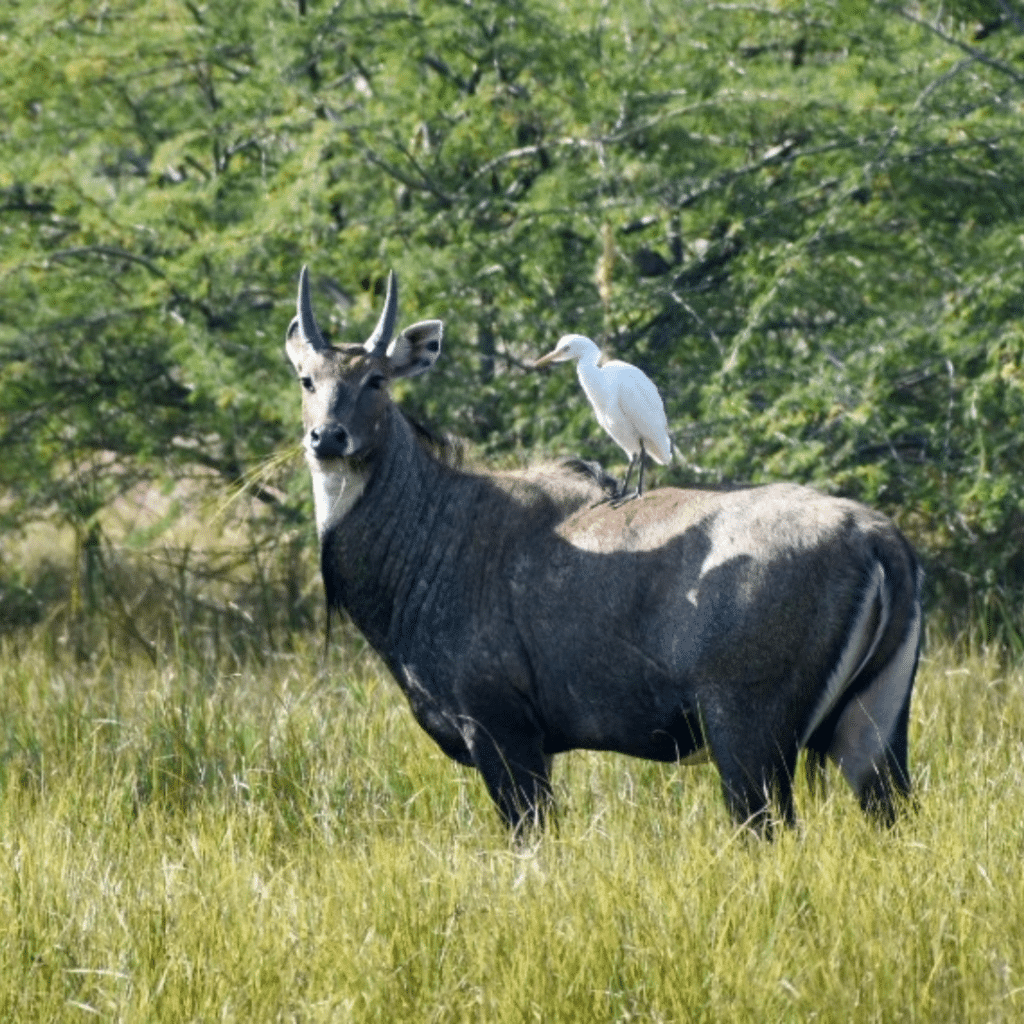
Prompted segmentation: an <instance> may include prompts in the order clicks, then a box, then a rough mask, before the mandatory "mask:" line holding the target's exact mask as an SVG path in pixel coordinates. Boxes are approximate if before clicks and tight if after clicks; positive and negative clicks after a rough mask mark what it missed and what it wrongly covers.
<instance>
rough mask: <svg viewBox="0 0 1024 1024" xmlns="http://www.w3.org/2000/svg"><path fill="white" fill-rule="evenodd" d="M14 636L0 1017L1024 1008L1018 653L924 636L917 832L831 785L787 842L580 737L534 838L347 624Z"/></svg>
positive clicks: (698, 1016) (542, 1015) (649, 767)
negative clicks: (194, 650)
mask: <svg viewBox="0 0 1024 1024" xmlns="http://www.w3.org/2000/svg"><path fill="white" fill-rule="evenodd" d="M343 632H344V631H343ZM2 644H3V646H2V648H0V673H2V686H0V1021H12V1022H18V1024H29V1022H33V1024H34V1022H43V1021H48V1022H51V1021H91V1020H109V1021H125V1022H143V1021H168V1022H171V1021H173V1022H187V1021H246V1022H262V1021H359V1022H364V1021H487V1022H504V1021H544V1022H555V1021H566V1022H584V1021H652V1022H653V1021H680V1022H689V1021H709V1022H710V1021H715V1022H722V1021H751V1022H754V1021H756V1022H759V1024H761V1022H769V1021H811V1020H814V1021H837V1022H840V1021H841V1022H851V1021H879V1022H882V1021H884V1022H893V1021H956V1022H974V1021H977V1022H981V1021H993V1022H995V1021H1007V1022H1011V1021H1018V1020H1022V1019H1024V669H1022V667H1020V666H1017V667H1014V668H1011V669H1010V670H1007V669H1006V668H1005V667H1000V665H999V664H998V663H997V661H996V660H995V659H988V658H985V657H984V656H982V655H978V654H975V655H964V654H962V653H956V652H954V651H953V650H952V649H950V648H946V647H943V646H942V645H941V644H932V646H931V650H930V652H929V653H928V655H927V656H926V658H925V659H924V661H923V663H922V668H921V672H920V674H919V677H918V687H917V691H916V698H915V703H914V707H913V714H912V733H911V742H912V745H911V759H912V769H913V774H914V778H915V783H916V786H917V792H918V796H919V807H918V809H917V811H916V813H914V814H912V815H911V816H910V817H909V818H908V819H906V820H905V821H904V822H903V823H902V824H901V825H900V826H899V827H898V828H896V829H895V830H893V831H892V832H881V831H878V830H876V829H875V828H874V827H872V826H871V825H869V824H868V823H867V822H866V821H865V820H864V819H863V818H862V816H861V814H860V812H859V810H858V809H857V807H856V804H855V801H854V800H853V798H852V796H851V794H850V793H849V791H848V790H847V789H846V787H845V785H844V784H843V783H842V781H841V780H840V779H839V777H838V775H837V774H836V773H834V772H830V776H829V788H828V793H827V795H826V796H825V797H820V796H817V797H816V796H814V795H813V794H811V793H810V792H809V791H808V790H807V788H806V785H805V784H804V783H803V782H801V783H800V785H799V786H798V790H797V801H798V809H799V812H800V816H801V827H800V829H799V830H797V831H795V832H792V833H788V834H785V835H783V836H781V838H780V839H779V840H778V841H777V842H774V843H764V842H761V841H758V840H756V839H753V838H751V837H750V836H749V835H748V834H746V833H745V832H743V831H738V830H736V829H735V828H734V827H733V826H732V825H731V823H730V821H729V819H728V817H727V815H726V813H725V809H724V805H723V803H722V801H721V797H720V794H719V791H718V783H717V777H716V774H715V772H714V769H713V768H712V767H711V766H702V767H698V768H674V767H669V766H661V765H654V764H647V763H643V762H637V761H631V760H628V759H625V758H621V757H616V756H612V755H599V754H586V753H577V754H571V755H567V756H566V757H563V758H562V759H561V761H560V762H559V763H557V764H556V788H557V792H558V796H559V801H560V805H561V809H562V813H561V817H560V825H559V828H558V829H557V831H555V832H551V833H549V834H548V835H546V836H545V837H544V838H543V839H541V840H539V841H535V842H532V843H531V844H530V845H528V846H523V847H519V848H516V847H512V846H510V844H509V842H508V840H507V838H506V836H505V835H504V833H503V832H502V830H501V828H500V827H499V825H498V821H497V817H496V815H495V813H494V811H493V810H492V808H491V806H490V804H489V801H488V798H487V796H486V794H485V792H484V789H483V786H482V784H481V782H480V781H479V780H478V778H477V777H476V776H475V775H474V774H473V773H472V772H469V771H468V770H465V769H462V768H459V767H457V766H455V765H454V764H453V763H451V762H449V761H448V760H446V758H445V757H444V756H443V755H442V754H441V753H440V752H439V751H438V750H437V749H436V748H435V747H434V746H433V745H432V743H431V741H430V740H429V739H427V737H426V736H425V735H424V734H422V733H421V732H420V730H419V729H418V727H417V726H416V725H415V723H414V722H413V720H412V717H411V715H410V714H409V712H408V710H407V709H406V707H405V706H404V702H403V699H402V698H401V696H400V694H399V693H398V691H397V689H396V688H395V686H394V685H393V684H392V683H391V682H390V681H389V680H388V679H387V678H385V677H384V676H383V675H382V673H381V670H380V669H379V668H378V666H377V663H376V662H375V661H374V660H373V658H372V657H371V656H370V655H368V654H367V653H366V652H365V649H364V647H363V646H362V644H361V643H360V641H358V639H357V638H355V637H353V636H349V635H343V636H342V637H341V638H340V642H337V643H336V644H335V646H334V650H333V652H332V653H331V654H330V655H329V657H328V659H327V661H326V662H325V659H324V655H323V652H322V649H321V646H320V644H319V642H318V641H317V640H316V638H311V639H310V641H309V649H308V650H306V651H303V650H302V648H301V644H300V645H298V646H297V647H296V651H295V652H293V653H290V654H287V655H280V656H277V657H272V658H270V659H269V660H267V661H265V662H264V663H262V664H258V663H257V662H255V661H252V662H251V663H246V662H238V661H237V660H236V661H233V662H232V663H231V665H229V666H224V667H222V668H220V669H218V668H217V667H216V666H215V667H212V668H211V666H210V665H208V664H206V665H204V664H203V663H201V662H200V661H198V660H196V659H193V658H191V657H190V656H188V655H187V654H186V653H184V652H182V653H180V654H178V655H176V656H175V655H173V654H172V655H169V656H166V657H161V658H160V659H158V660H157V661H156V663H154V662H153V661H152V660H150V659H148V658H140V659H139V660H137V661H136V660H132V658H130V657H128V656H123V657H107V658H103V657H98V658H96V659H94V660H93V661H92V662H91V663H88V662H87V663H84V664H83V663H79V662H76V661H73V660H72V659H70V658H67V657H63V656H61V655H60V654H59V653H55V651H54V650H53V646H52V644H48V643H47V642H46V639H45V635H44V633H42V632H39V633H36V634H32V635H29V636H27V637H26V636H23V637H22V638H21V639H20V640H14V639H10V638H8V639H6V640H4V641H2Z"/></svg>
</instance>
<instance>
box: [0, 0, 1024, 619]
mask: <svg viewBox="0 0 1024 1024" xmlns="http://www.w3.org/2000/svg"><path fill="white" fill-rule="evenodd" d="M303 262H308V263H309V264H310V265H311V267H312V270H313V275H314V280H315V282H316V301H317V304H318V308H319V310H320V311H321V316H322V319H323V320H324V321H325V323H326V325H327V326H328V328H329V332H330V334H331V335H332V336H333V337H335V338H338V337H343V336H344V337H347V338H359V337H361V336H363V335H364V333H365V332H366V330H367V329H368V327H369V326H370V325H371V324H372V322H373V320H374V317H375V313H376V310H377V308H378V307H379V303H380V299H379V294H380V288H381V283H382V279H383V276H384V274H385V273H386V271H387V268H388V267H392V266H393V267H395V268H396V269H397V271H398V272H399V275H400V280H401V282H402V286H403V291H402V306H403V316H404V317H406V318H407V319H419V318H421V317H426V316H439V317H443V318H444V319H445V320H446V322H447V333H446V350H445V355H444V358H443V359H442V361H441V363H439V365H438V368H437V370H436V371H435V373H433V374H432V375H431V377H429V378H424V379H422V380H421V381H418V382H415V383H413V384H409V385H403V386H402V387H401V388H400V389H399V393H400V398H401V399H402V400H403V401H404V402H405V403H406V404H407V405H409V406H410V407H411V408H413V409H414V410H415V411H416V412H418V413H419V414H421V415H422V416H424V417H425V418H426V419H428V420H429V421H431V422H432V423H434V424H435V425H437V426H440V427H444V428H447V429H450V430H454V431H455V432H457V433H459V434H461V435H463V436H465V437H467V438H469V439H470V440H472V441H473V442H474V443H476V444H477V445H479V446H480V447H481V449H482V450H483V451H484V452H485V453H486V454H490V455H497V454H500V453H515V454H517V455H525V456H528V457H535V456H537V455H539V454H551V453H556V452H562V451H566V450H582V451H584V452H586V453H587V454H589V455H596V456H599V457H602V458H605V459H608V460H609V461H611V460H614V459H616V458H617V457H618V453H617V450H616V449H614V447H613V446H612V445H611V443H610V442H609V441H608V440H607V439H606V438H605V437H604V436H603V435H602V434H601V432H600V430H599V429H598V428H597V427H596V424H595V423H594V422H593V420H592V417H591V415H590V413H589V410H588V409H587V407H586V404H585V403H584V401H583V400H582V396H581V395H580V394H579V392H578V386H577V384H576V381H575V379H574V377H573V375H572V374H571V372H569V371H568V370H566V369H562V370H555V371H552V372H546V373H544V374H540V373H532V372H529V363H530V362H531V360H532V359H533V357H534V356H535V355H537V354H538V353H540V352H541V351H544V350H546V348H548V347H550V345H551V344H552V343H553V342H554V340H555V339H557V337H558V336H559V335H560V334H562V333H564V332H566V331H569V330H574V331H581V332H584V333H588V334H590V335H591V336H593V337H594V338H595V339H597V340H598V341H599V342H600V343H601V344H602V346H603V347H604V348H605V350H606V351H607V352H612V351H614V352H615V353H616V354H618V355H621V356H623V357H625V358H628V359H630V360H632V361H634V362H637V363H639V364H640V365H642V366H643V367H644V368H645V369H646V370H648V372H649V373H650V374H651V375H652V376H653V377H654V378H655V379H656V380H657V382H658V384H659V385H660V387H661V389H662V392H663V394H664V395H665V398H666V406H667V408H668V412H669V419H670V423H671V426H672V429H673V431H674V434H675V437H676V441H677V444H678V449H679V455H680V456H681V458H680V460H679V461H678V462H677V464H676V467H675V468H674V469H673V470H671V471H668V472H663V473H662V474H661V476H660V479H661V480H662V482H668V481H670V480H672V481H675V482H701V483H715V482H719V481H727V480H728V481H733V480H744V481H747V480H749V481H764V480H768V479H778V478H792V479H800V480H807V481H811V482H814V483H815V484H817V485H818V486H820V487H823V488H825V489H827V490H830V491H834V492H838V493H844V494H849V495H852V496H856V497H859V498H862V499H864V500H866V501H868V502H870V503H872V504H877V505H879V506H881V507H883V508H885V509H886V510H887V511H889V512H891V513H892V514H894V515H895V517H896V518H897V519H898V520H899V521H900V523H901V524H902V525H903V526H904V527H905V528H906V529H907V530H908V532H909V533H910V534H911V536H912V537H913V539H914V540H915V542H916V543H917V544H918V546H919V547H920V548H921V549H922V551H924V552H925V553H926V555H927V558H928V563H929V570H930V576H931V579H932V580H933V582H934V583H935V584H936V585H937V586H938V588H939V592H940V594H941V595H942V596H944V597H945V598H946V599H947V601H948V602H950V603H951V604H952V605H954V606H960V607H965V606H967V605H969V604H972V603H973V606H974V607H975V608H977V609H979V610H982V611H984V612H985V613H986V614H991V613H995V614H1002V615H1004V616H1005V617H1006V618H1007V619H1008V620H1011V621H1014V622H1016V623H1018V624H1019V621H1020V620H1019V611H1018V610H1017V609H1019V607H1020V601H1021V600H1022V599H1024V541H1022V537H1024V453H1022V446H1021V443H1020V437H1021V432H1022V427H1024V325H1022V313H1024V297H1022V296H1024V10H1022V8H1021V7H1020V5H1019V3H1018V0H959V2H954V3H950V2H945V3H941V4H940V3H938V2H937V0H926V2H922V3H910V2H907V3H875V4H864V3H851V2H846V0H763V2H755V3H750V4H747V3H707V2H696V0H671V2H669V0H646V2H641V0H603V2H597V0H593V2H581V3H576V4H571V5H570V4H568V3H561V2H557V0H504V2H491V3H483V2H475V0H336V2H327V0H235V2H233V3H231V4H224V3H216V2H206V3H203V2H199V0H44V2H38V0H34V2H31V3H30V2H27V0H10V2H8V3H7V4H5V5H4V9H3V11H2V12H0V446H2V451H3V458H2V459H0V487H2V488H3V494H4V495H5V496H4V497H3V499H2V500H0V530H10V529H14V528H16V527H18V526H21V525H23V524H24V523H26V522H28V521H30V520H32V519H33V518H40V517H46V518H51V519H57V520H59V521H62V522H66V523H70V524H71V525H73V526H74V527H75V529H76V531H78V532H80V534H81V535H82V536H83V537H86V538H88V537H92V538H93V540H95V531H96V523H97V514H98V513H99V512H100V511H101V510H102V509H103V508H104V507H106V506H107V505H108V504H109V503H110V502H111V501H113V500H114V499H115V498H116V497H117V496H118V495H119V494H121V493H123V492H124V491H125V490H126V489H128V488H131V487H133V486H135V485H136V484H138V483H139V482H140V481H143V480H151V479H159V480H166V481H170V482H176V481H180V480H182V479H183V478H188V477H191V478H198V479H200V480H203V481H216V482H218V483H219V485H221V486H222V485H223V484H224V483H225V482H227V483H230V482H237V481H238V480H240V479H241V478H242V477H243V476H244V475H245V474H246V473H247V472H248V471H250V470H252V468H253V467H254V466H256V465H258V464H259V463H260V462H261V461H262V460H265V459H266V458H268V457H269V456H270V455H271V454H273V453H274V452H276V451H280V450H281V449H282V448H283V446H286V445H290V444H293V443H294V441H295V439H296V436H297V432H298V431H297V416H298V413H297V401H298V399H297V395H296V394H295V393H294V385H293V383H292V381H291V380H290V376H289V373H288V371H287V370H286V366H285V363H284V360H283V357H282V337H283V332H284V329H285V327H286V325H287V323H288V320H289V318H290V316H291V314H292V312H293V309H294V287H295V281H296V276H297V271H298V268H299V266H300V265H301V264H302V263H303ZM258 493H259V494H260V496H261V497H263V498H264V499H266V502H267V503H268V504H269V505H271V506H274V507H276V508H277V509H278V514H287V513H288V511H289V509H291V510H293V511H294V505H295V503H296V502H299V501H301V500H302V498H301V497H300V493H301V492H300V490H299V489H296V490H295V491H294V494H291V495H289V494H288V493H284V492H281V491H279V490H271V489H267V490H264V491H258ZM2 571H3V566H2V564H0V574H2Z"/></svg>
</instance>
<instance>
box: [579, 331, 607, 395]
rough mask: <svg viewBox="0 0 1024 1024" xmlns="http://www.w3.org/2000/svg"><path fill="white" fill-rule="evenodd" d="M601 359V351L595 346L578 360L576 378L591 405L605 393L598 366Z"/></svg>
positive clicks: (588, 349)
mask: <svg viewBox="0 0 1024 1024" xmlns="http://www.w3.org/2000/svg"><path fill="white" fill-rule="evenodd" d="M600 358H601V350H600V349H599V348H598V347H597V346H596V345H594V346H591V347H589V348H587V350H586V351H585V352H584V353H583V355H581V356H580V357H579V359H578V360H576V376H577V377H578V378H579V381H580V385H581V386H582V388H583V390H584V392H585V393H586V395H587V397H588V398H589V399H590V401H591V404H593V402H594V400H595V398H597V397H598V396H599V395H600V394H601V393H602V391H603V386H602V385H603V381H602V379H601V368H600V367H599V366H598V365H597V361H598V359H600Z"/></svg>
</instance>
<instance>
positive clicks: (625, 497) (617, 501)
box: [610, 490, 640, 508]
mask: <svg viewBox="0 0 1024 1024" xmlns="http://www.w3.org/2000/svg"><path fill="white" fill-rule="evenodd" d="M639 497H640V492H639V491H635V490H634V491H626V492H625V493H623V494H616V495H615V497H614V498H612V499H610V500H611V506H612V508H619V506H621V505H625V504H626V502H627V501H633V499H634V498H639Z"/></svg>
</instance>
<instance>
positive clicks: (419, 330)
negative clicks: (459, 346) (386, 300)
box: [387, 320, 444, 379]
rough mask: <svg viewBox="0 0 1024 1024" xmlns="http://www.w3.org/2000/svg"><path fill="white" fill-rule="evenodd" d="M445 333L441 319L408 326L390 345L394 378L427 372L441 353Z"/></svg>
mask: <svg viewBox="0 0 1024 1024" xmlns="http://www.w3.org/2000/svg"><path fill="white" fill-rule="evenodd" d="M443 333H444V322H443V321H441V320H421V321H420V322H419V323H418V324H412V326H410V327H406V328H405V330H404V331H402V333H401V334H399V335H398V336H397V337H396V338H395V340H394V341H392V342H391V344H390V345H388V352H387V361H388V369H389V371H390V373H391V377H392V379H395V378H398V377H415V376H416V375H417V374H420V373H426V371H427V370H429V369H430V368H431V367H432V366H433V365H434V363H436V362H437V357H438V356H439V355H440V354H441V335H442V334H443Z"/></svg>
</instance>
